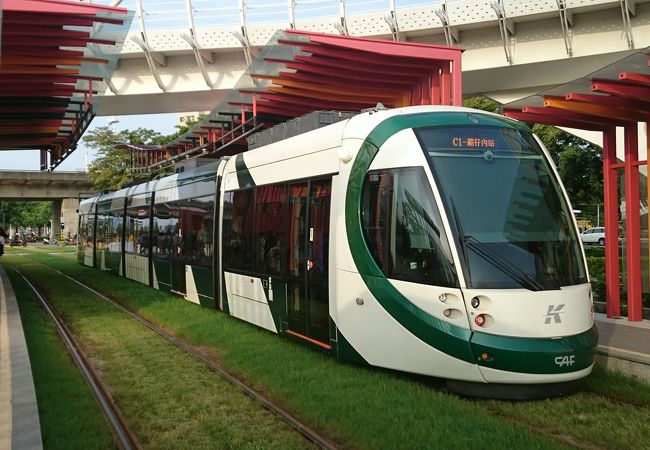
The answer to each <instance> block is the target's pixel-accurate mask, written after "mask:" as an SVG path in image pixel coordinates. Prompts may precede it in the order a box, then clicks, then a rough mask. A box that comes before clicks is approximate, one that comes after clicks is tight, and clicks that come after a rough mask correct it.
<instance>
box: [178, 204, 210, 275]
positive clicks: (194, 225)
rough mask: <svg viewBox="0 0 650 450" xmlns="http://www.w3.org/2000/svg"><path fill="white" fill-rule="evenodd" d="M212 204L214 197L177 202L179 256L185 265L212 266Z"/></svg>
mask: <svg viewBox="0 0 650 450" xmlns="http://www.w3.org/2000/svg"><path fill="white" fill-rule="evenodd" d="M180 203H182V205H181V204H180ZM213 204H214V196H208V197H200V198H194V199H191V200H183V201H182V202H179V205H178V210H179V211H180V215H179V217H180V224H181V235H182V236H181V247H180V252H179V256H181V257H182V258H183V260H184V261H185V262H186V263H187V264H193V265H198V266H205V267H209V266H210V265H211V264H212V229H213V226H212V215H213V214H214V210H213V206H212V205H213Z"/></svg>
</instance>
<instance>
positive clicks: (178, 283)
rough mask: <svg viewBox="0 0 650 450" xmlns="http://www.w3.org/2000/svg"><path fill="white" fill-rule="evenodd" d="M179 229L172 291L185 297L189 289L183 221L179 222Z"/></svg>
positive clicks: (173, 262) (173, 265)
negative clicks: (186, 282) (187, 285)
mask: <svg viewBox="0 0 650 450" xmlns="http://www.w3.org/2000/svg"><path fill="white" fill-rule="evenodd" d="M179 225H180V226H179V228H178V229H177V230H176V234H175V236H174V241H173V242H174V252H173V253H172V255H171V261H170V262H171V271H172V291H174V292H176V293H177V294H182V295H185V294H186V293H187V287H186V286H185V251H186V248H185V245H184V244H185V240H186V239H184V236H183V233H184V232H185V228H184V227H183V221H182V219H181V221H180V222H179Z"/></svg>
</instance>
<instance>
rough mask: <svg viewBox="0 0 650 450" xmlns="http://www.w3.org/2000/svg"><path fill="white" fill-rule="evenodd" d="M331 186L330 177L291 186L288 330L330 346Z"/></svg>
mask: <svg viewBox="0 0 650 450" xmlns="http://www.w3.org/2000/svg"><path fill="white" fill-rule="evenodd" d="M331 187H332V180H331V178H330V179H324V180H313V181H307V182H300V183H293V184H291V185H289V214H290V217H289V261H288V262H289V280H288V282H289V283H288V296H287V297H288V298H287V309H288V324H289V332H290V333H292V334H299V335H302V336H303V337H307V338H310V339H313V340H316V341H319V342H321V343H323V344H325V345H327V346H329V340H330V336H329V300H328V297H329V295H328V248H329V219H330V196H331Z"/></svg>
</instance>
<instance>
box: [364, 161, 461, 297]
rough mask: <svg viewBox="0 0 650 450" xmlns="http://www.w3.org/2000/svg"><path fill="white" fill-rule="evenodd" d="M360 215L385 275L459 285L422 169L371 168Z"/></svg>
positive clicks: (369, 246)
mask: <svg viewBox="0 0 650 450" xmlns="http://www.w3.org/2000/svg"><path fill="white" fill-rule="evenodd" d="M361 218H362V227H363V233H364V237H365V240H366V244H367V245H368V249H369V250H370V253H371V254H372V256H373V258H374V259H375V262H376V263H377V266H378V267H379V268H380V269H381V270H382V272H383V273H384V274H385V275H386V276H387V277H389V278H395V279H400V280H404V281H413V282H417V283H426V284H435V285H439V286H456V285H457V280H456V276H455V272H454V269H453V265H452V262H451V261H452V258H451V251H450V248H449V243H448V241H447V237H446V235H445V233H444V229H443V226H442V220H441V218H440V213H439V212H438V209H437V207H436V205H435V200H434V198H433V193H432V191H431V188H430V186H429V183H428V181H427V179H426V176H425V174H424V171H423V169H422V168H419V167H416V168H403V169H402V168H400V169H390V170H376V171H371V172H369V173H368V175H367V177H366V180H365V183H364V188H363V196H362V206H361Z"/></svg>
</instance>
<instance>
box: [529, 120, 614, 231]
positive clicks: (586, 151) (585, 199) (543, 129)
mask: <svg viewBox="0 0 650 450" xmlns="http://www.w3.org/2000/svg"><path fill="white" fill-rule="evenodd" d="M533 132H535V133H536V134H537V135H538V136H539V138H540V139H541V140H542V142H543V143H544V145H545V146H546V148H547V149H548V151H549V153H550V154H551V157H552V158H553V161H554V162H555V164H556V166H557V168H558V172H559V173H560V177H561V178H562V182H563V183H564V187H565V188H566V190H567V192H568V193H569V198H571V202H572V203H573V206H574V207H576V208H578V209H580V210H582V214H583V216H584V217H585V218H586V219H587V220H590V221H591V222H596V215H597V206H598V204H600V203H602V201H603V188H602V185H603V159H602V158H603V152H602V148H600V147H598V146H597V145H594V144H592V143H590V142H587V141H585V140H583V139H580V138H578V137H576V136H573V135H572V134H569V133H566V132H564V131H562V130H560V129H559V128H555V127H552V126H549V125H541V124H535V126H533Z"/></svg>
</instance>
